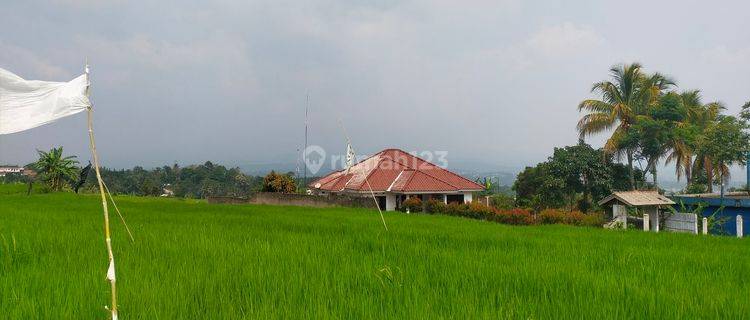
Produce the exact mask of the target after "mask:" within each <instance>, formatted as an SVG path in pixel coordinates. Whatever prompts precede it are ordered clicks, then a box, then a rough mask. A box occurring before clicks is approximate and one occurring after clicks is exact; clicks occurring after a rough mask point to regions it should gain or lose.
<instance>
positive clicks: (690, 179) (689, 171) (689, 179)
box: [685, 157, 693, 186]
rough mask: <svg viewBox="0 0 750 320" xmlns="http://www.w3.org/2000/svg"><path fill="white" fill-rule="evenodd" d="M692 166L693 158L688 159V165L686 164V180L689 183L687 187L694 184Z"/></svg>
mask: <svg viewBox="0 0 750 320" xmlns="http://www.w3.org/2000/svg"><path fill="white" fill-rule="evenodd" d="M692 166H693V159H692V157H691V158H688V159H687V164H685V180H686V181H687V185H688V186H690V183H691V182H693V177H692V175H693V169H692Z"/></svg>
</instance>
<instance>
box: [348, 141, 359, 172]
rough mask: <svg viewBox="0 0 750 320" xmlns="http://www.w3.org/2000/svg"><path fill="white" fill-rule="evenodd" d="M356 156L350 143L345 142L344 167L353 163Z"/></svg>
mask: <svg viewBox="0 0 750 320" xmlns="http://www.w3.org/2000/svg"><path fill="white" fill-rule="evenodd" d="M356 157H357V155H356V154H354V148H352V144H351V143H347V144H346V168H347V169H349V168H350V167H351V166H353V165H354V161H355V160H356V159H355V158H356Z"/></svg>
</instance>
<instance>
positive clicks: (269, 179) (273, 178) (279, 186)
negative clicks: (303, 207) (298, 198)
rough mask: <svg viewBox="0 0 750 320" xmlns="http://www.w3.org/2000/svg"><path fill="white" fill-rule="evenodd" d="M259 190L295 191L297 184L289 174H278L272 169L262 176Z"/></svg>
mask: <svg viewBox="0 0 750 320" xmlns="http://www.w3.org/2000/svg"><path fill="white" fill-rule="evenodd" d="M261 190H262V191H263V192H280V193H295V192H297V185H296V184H295V182H294V177H292V176H291V174H278V173H276V172H275V171H273V170H272V171H271V172H269V173H268V174H267V175H266V176H265V177H263V188H262V189H261Z"/></svg>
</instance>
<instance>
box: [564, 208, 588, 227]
mask: <svg viewBox="0 0 750 320" xmlns="http://www.w3.org/2000/svg"><path fill="white" fill-rule="evenodd" d="M585 218H586V215H585V214H583V213H582V212H580V211H573V212H568V213H567V214H566V215H565V224H569V225H573V226H581V225H583V219H585Z"/></svg>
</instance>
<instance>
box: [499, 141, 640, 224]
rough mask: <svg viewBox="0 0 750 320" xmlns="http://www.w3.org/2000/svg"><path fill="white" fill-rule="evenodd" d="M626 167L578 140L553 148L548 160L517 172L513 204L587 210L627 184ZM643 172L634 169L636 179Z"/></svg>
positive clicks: (542, 207)
mask: <svg viewBox="0 0 750 320" xmlns="http://www.w3.org/2000/svg"><path fill="white" fill-rule="evenodd" d="M627 171H628V170H627V167H625V166H624V165H622V164H618V163H615V162H613V161H612V156H611V155H609V154H607V153H606V152H604V150H602V149H594V148H592V147H591V146H590V145H588V144H586V143H584V142H583V141H579V143H578V144H577V145H575V146H567V147H564V148H555V151H554V152H553V154H552V156H550V157H549V158H548V159H547V161H545V162H542V163H539V164H537V165H536V166H534V167H526V169H524V171H522V172H521V173H519V174H518V177H517V178H516V182H515V183H514V184H513V190H514V191H515V192H516V205H518V206H520V207H525V208H533V209H534V210H537V211H539V210H542V209H546V208H567V209H568V210H581V211H583V212H587V211H589V210H590V209H592V207H594V204H595V202H596V201H597V200H600V199H602V198H604V197H605V196H607V195H609V193H611V192H612V190H621V189H617V188H621V187H623V186H627V185H628V179H629V177H628V174H627ZM642 177H643V175H642V173H641V172H640V171H639V170H637V169H636V170H635V179H636V182H638V183H641V182H642Z"/></svg>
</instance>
